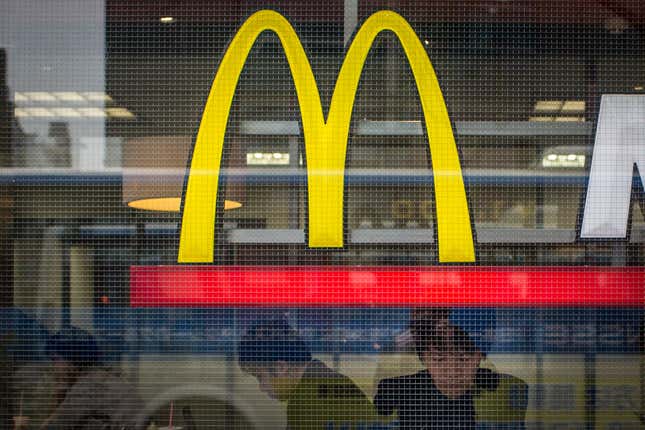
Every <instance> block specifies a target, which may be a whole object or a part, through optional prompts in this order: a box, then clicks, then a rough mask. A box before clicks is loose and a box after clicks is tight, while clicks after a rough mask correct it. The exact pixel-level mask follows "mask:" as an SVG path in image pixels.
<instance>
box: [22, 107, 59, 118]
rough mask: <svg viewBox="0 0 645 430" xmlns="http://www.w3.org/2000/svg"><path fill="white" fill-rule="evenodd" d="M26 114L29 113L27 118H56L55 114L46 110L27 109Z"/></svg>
mask: <svg viewBox="0 0 645 430" xmlns="http://www.w3.org/2000/svg"><path fill="white" fill-rule="evenodd" d="M25 112H26V113H27V116H43V117H49V116H54V114H53V113H52V112H51V111H50V110H49V109H45V108H25Z"/></svg>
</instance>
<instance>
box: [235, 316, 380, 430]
mask: <svg viewBox="0 0 645 430" xmlns="http://www.w3.org/2000/svg"><path fill="white" fill-rule="evenodd" d="M239 363H240V367H241V368H242V370H244V371H245V372H247V373H249V374H251V375H253V376H254V377H255V378H257V380H258V382H259V385H260V389H261V390H262V391H263V392H264V393H266V394H267V395H268V396H269V397H271V398H273V399H276V400H279V401H281V402H285V403H286V404H287V428H288V429H289V430H305V429H307V430H309V429H311V430H314V429H319V430H322V429H330V430H331V429H335V428H338V429H341V428H342V429H347V430H350V429H359V428H378V427H379V426H378V424H379V421H378V419H377V415H376V413H375V412H374V409H373V405H372V403H371V402H370V400H369V398H368V397H367V396H366V395H365V393H363V391H362V390H361V389H360V388H359V387H358V386H357V385H356V384H355V383H354V381H352V380H351V379H350V378H348V377H347V376H345V375H342V374H340V373H338V372H336V371H334V370H332V369H330V368H329V367H327V366H326V365H325V364H324V363H322V362H321V361H319V360H315V359H313V358H312V356H311V352H310V350H309V348H308V347H307V345H306V343H305V341H304V340H303V339H302V338H301V337H300V336H299V334H298V333H297V332H296V331H295V330H293V329H292V328H291V327H290V326H289V324H288V323H287V322H286V321H284V320H274V321H269V322H266V323H261V324H258V325H256V326H254V327H252V328H250V329H249V330H248V331H247V332H246V334H245V335H244V336H243V337H242V338H241V340H240V345H239Z"/></svg>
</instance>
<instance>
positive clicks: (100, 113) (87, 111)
mask: <svg viewBox="0 0 645 430" xmlns="http://www.w3.org/2000/svg"><path fill="white" fill-rule="evenodd" d="M78 111H79V112H80V114H81V115H83V116H87V117H92V118H103V117H105V111H104V110H103V109H99V108H79V109H78Z"/></svg>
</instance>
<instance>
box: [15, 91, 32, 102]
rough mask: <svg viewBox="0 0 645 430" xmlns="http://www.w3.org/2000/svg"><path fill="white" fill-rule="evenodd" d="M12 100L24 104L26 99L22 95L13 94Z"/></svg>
mask: <svg viewBox="0 0 645 430" xmlns="http://www.w3.org/2000/svg"><path fill="white" fill-rule="evenodd" d="M13 100H14V101H15V102H26V101H27V100H28V99H27V97H26V96H25V95H24V94H23V93H14V94H13Z"/></svg>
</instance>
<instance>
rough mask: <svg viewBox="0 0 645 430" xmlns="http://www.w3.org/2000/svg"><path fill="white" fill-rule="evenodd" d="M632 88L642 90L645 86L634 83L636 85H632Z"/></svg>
mask: <svg viewBox="0 0 645 430" xmlns="http://www.w3.org/2000/svg"><path fill="white" fill-rule="evenodd" d="M634 89H635V90H636V91H643V90H644V89H645V87H644V86H642V85H636V86H635V87H634Z"/></svg>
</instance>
